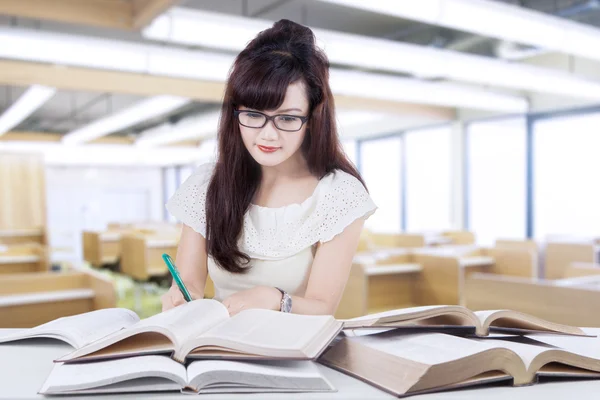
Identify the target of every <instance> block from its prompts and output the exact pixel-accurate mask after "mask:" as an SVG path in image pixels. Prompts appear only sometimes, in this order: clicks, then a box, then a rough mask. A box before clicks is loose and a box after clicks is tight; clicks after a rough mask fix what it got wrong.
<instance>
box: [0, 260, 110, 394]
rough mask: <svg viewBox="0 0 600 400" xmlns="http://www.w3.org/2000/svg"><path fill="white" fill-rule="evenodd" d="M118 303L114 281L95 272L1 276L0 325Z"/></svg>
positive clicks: (37, 321)
mask: <svg viewBox="0 0 600 400" xmlns="http://www.w3.org/2000/svg"><path fill="white" fill-rule="evenodd" d="M116 302H117V300H116V294H115V289H114V286H113V283H112V282H111V281H109V280H108V279H106V278H105V277H104V276H102V275H99V274H97V273H95V272H94V271H70V272H61V273H58V272H38V273H28V274H14V275H6V276H3V277H2V279H0V328H7V327H15V328H17V327H18V328H29V327H32V326H36V325H40V324H43V323H46V322H48V321H52V320H54V319H56V318H60V317H64V316H68V315H74V314H79V313H82V312H88V311H92V310H98V309H101V308H109V307H115V306H116ZM0 387H1V386H0Z"/></svg>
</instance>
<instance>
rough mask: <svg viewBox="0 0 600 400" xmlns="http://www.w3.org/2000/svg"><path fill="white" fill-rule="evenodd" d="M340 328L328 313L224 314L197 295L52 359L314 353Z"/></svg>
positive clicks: (254, 356)
mask: <svg viewBox="0 0 600 400" xmlns="http://www.w3.org/2000/svg"><path fill="white" fill-rule="evenodd" d="M341 328H342V323H341V322H340V321H337V320H336V319H335V318H333V316H330V315H298V314H288V313H282V312H279V311H271V310H261V309H250V310H245V311H242V312H240V313H239V314H236V315H235V316H233V317H230V316H229V313H228V311H227V309H226V308H225V306H224V305H223V304H221V303H220V302H218V301H216V300H210V299H200V300H194V301H192V302H189V303H186V304H183V305H181V306H179V307H175V308H173V309H170V310H169V311H166V312H164V313H160V314H156V315H154V316H152V317H149V318H146V319H143V320H141V321H139V322H137V323H135V324H133V325H130V326H128V327H126V328H125V329H120V330H118V331H115V332H114V333H112V334H109V335H108V336H104V337H102V338H100V339H98V340H96V341H93V342H91V343H89V344H87V345H85V346H83V347H80V348H77V349H76V350H75V351H73V352H71V353H70V354H67V355H66V356H64V357H62V358H60V359H59V360H57V361H58V362H77V361H90V360H102V359H112V358H123V357H132V356H139V355H149V354H164V355H169V356H171V357H172V358H173V359H174V360H176V361H179V362H182V363H183V362H185V360H186V359H188V360H190V359H198V358H202V359H207V358H228V359H283V358H284V359H304V360H306V359H316V358H317V357H318V356H319V355H320V354H321V353H322V352H323V350H325V348H327V346H328V345H329V343H330V342H331V341H332V340H333V339H334V338H335V337H336V336H337V334H338V333H339V332H340V331H341Z"/></svg>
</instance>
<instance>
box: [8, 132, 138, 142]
mask: <svg viewBox="0 0 600 400" xmlns="http://www.w3.org/2000/svg"><path fill="white" fill-rule="evenodd" d="M62 137H63V134H61V133H52V132H23V131H12V132H7V133H6V134H4V135H2V136H0V141H3V142H60V140H61V138H62ZM134 142H135V140H134V138H132V137H128V136H103V137H101V138H98V139H95V140H92V141H90V142H89V143H98V144H132V143H134Z"/></svg>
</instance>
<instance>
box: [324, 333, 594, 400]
mask: <svg viewBox="0 0 600 400" xmlns="http://www.w3.org/2000/svg"><path fill="white" fill-rule="evenodd" d="M563 339H564V340H565V341H567V340H570V341H571V342H572V343H573V342H576V341H578V340H579V341H581V340H584V341H585V340H588V342H587V343H590V342H589V339H590V338H588V337H579V336H570V337H563ZM597 353H598V352H597ZM320 362H322V363H323V364H325V365H327V366H330V367H332V368H335V369H338V370H340V371H342V372H345V373H347V374H349V375H352V376H354V377H357V378H359V379H362V380H364V381H366V382H368V383H370V384H372V385H374V386H377V387H379V388H381V389H383V390H386V391H388V392H390V393H392V394H394V395H396V396H407V395H412V394H417V393H424V392H431V391H442V390H448V389H454V388H459V387H463V386H472V385H479V384H484V383H488V382H492V381H499V380H508V381H512V383H513V384H514V385H516V386H518V385H527V384H532V383H535V382H536V380H537V378H538V377H539V376H551V377H569V378H574V377H583V378H599V379H600V357H592V356H587V355H584V354H579V353H577V352H573V351H570V350H569V349H568V348H559V347H555V346H551V345H548V344H545V343H542V342H539V341H535V340H532V339H531V338H529V337H523V336H505V337H504V338H503V339H492V338H485V339H484V338H465V337H460V336H454V335H448V334H443V333H412V334H411V333H407V332H402V331H398V330H392V331H387V332H383V333H379V334H372V335H364V336H357V337H347V338H342V339H341V340H339V341H338V342H336V343H335V344H334V345H333V346H332V347H331V348H330V349H329V350H328V351H326V352H325V353H324V354H323V355H322V356H321V358H320Z"/></svg>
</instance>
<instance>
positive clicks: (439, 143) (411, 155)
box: [404, 126, 452, 232]
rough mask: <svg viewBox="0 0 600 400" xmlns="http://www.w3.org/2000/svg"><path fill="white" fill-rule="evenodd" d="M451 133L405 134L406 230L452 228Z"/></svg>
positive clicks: (446, 129) (447, 129) (447, 130)
mask: <svg viewBox="0 0 600 400" xmlns="http://www.w3.org/2000/svg"><path fill="white" fill-rule="evenodd" d="M451 140H452V130H451V127H450V126H446V127H439V128H433V129H422V130H416V131H409V132H406V134H405V137H404V145H405V146H406V147H405V156H406V230H407V231H408V232H426V231H442V230H447V229H450V228H451V226H452V164H451V151H452V146H451Z"/></svg>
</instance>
